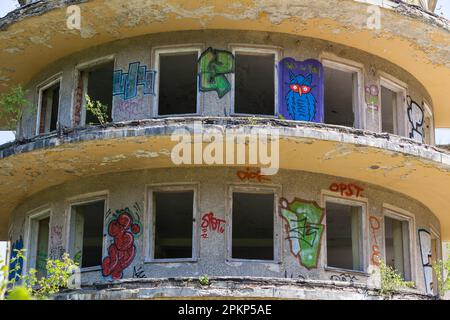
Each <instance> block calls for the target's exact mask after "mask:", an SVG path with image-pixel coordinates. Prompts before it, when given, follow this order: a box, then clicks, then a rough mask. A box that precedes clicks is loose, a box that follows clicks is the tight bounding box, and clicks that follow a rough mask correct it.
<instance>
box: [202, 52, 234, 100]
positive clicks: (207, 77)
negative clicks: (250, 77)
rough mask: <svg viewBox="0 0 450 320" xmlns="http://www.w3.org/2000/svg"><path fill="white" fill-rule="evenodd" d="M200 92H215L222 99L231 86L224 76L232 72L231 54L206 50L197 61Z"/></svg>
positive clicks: (232, 61)
mask: <svg viewBox="0 0 450 320" xmlns="http://www.w3.org/2000/svg"><path fill="white" fill-rule="evenodd" d="M199 68H200V70H199V86H200V91H202V92H207V91H216V92H217V94H218V96H219V98H222V97H223V96H224V95H226V94H227V93H228V92H229V91H230V90H231V84H230V82H229V81H228V79H227V77H226V76H225V75H226V74H228V73H232V72H234V57H233V54H232V53H231V52H228V51H223V50H217V49H213V48H211V47H210V48H208V49H207V50H206V51H205V52H203V53H202V55H201V56H200V59H199Z"/></svg>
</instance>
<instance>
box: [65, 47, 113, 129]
mask: <svg viewBox="0 0 450 320" xmlns="http://www.w3.org/2000/svg"><path fill="white" fill-rule="evenodd" d="M108 63H113V65H114V67H113V71H114V69H115V66H116V58H115V56H114V55H109V56H105V57H101V58H98V59H94V60H90V61H87V62H83V63H80V64H78V65H76V66H75V77H74V86H73V87H74V88H73V91H72V104H71V106H72V107H71V112H70V117H71V123H75V119H74V118H73V117H74V113H75V108H76V94H77V89H78V84H79V81H80V79H82V80H83V82H82V83H83V88H82V91H83V93H82V98H81V111H80V123H79V126H86V125H87V124H86V94H87V89H88V79H87V78H88V75H87V73H86V71H89V70H90V69H95V68H96V67H99V66H101V65H103V64H108ZM111 96H112V100H111V101H112V106H111V121H112V122H114V119H113V118H112V117H113V115H114V95H113V92H112V91H111Z"/></svg>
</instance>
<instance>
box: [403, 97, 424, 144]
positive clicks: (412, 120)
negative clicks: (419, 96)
mask: <svg viewBox="0 0 450 320" xmlns="http://www.w3.org/2000/svg"><path fill="white" fill-rule="evenodd" d="M407 104H408V110H407V112H408V121H409V124H410V126H411V129H410V131H409V137H410V138H411V139H414V140H417V141H420V142H423V139H424V132H423V123H424V113H423V110H422V108H421V107H420V106H419V105H418V104H417V103H416V102H415V101H413V100H412V99H411V97H410V96H408V98H407Z"/></svg>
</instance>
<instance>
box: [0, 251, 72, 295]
mask: <svg viewBox="0 0 450 320" xmlns="http://www.w3.org/2000/svg"><path fill="white" fill-rule="evenodd" d="M24 251H25V249H22V250H16V249H15V252H16V256H15V257H13V258H12V259H11V262H10V264H11V265H13V266H14V267H13V268H12V269H11V270H10V271H9V274H10V275H13V277H11V279H10V280H8V271H7V270H8V267H7V266H6V265H5V266H3V267H2V268H1V270H2V274H3V279H4V280H3V282H2V283H1V286H0V299H3V298H4V297H5V296H6V298H7V299H10V300H31V299H40V300H41V299H49V298H50V297H51V296H52V295H54V294H56V293H58V292H59V291H60V290H61V289H64V288H68V286H69V281H70V278H71V276H72V275H73V273H74V272H75V271H76V270H77V269H78V265H77V264H76V263H74V262H73V260H71V259H70V258H69V255H68V254H67V253H64V255H63V257H62V260H57V259H56V260H51V259H47V264H46V274H47V275H46V276H45V277H41V278H38V277H37V270H36V269H30V270H29V271H28V274H27V275H22V274H21V263H20V261H24V260H25V255H24ZM0 264H1V261H0ZM18 283H20V285H18Z"/></svg>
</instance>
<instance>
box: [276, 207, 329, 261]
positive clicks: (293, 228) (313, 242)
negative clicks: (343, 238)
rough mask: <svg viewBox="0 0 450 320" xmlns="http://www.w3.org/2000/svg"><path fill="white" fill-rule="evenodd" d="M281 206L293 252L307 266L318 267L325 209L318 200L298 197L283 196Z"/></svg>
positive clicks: (281, 213)
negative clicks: (292, 199) (288, 197)
mask: <svg viewBox="0 0 450 320" xmlns="http://www.w3.org/2000/svg"><path fill="white" fill-rule="evenodd" d="M280 207H281V209H280V215H281V217H282V218H283V220H284V221H285V222H286V224H285V228H286V233H287V234H288V236H287V239H288V240H289V242H290V247H291V252H292V254H293V255H294V256H295V257H296V258H298V259H299V262H300V264H301V265H303V266H304V267H305V268H307V269H311V268H316V267H317V259H318V257H319V250H320V242H321V238H322V234H323V230H324V226H323V224H321V223H322V219H323V209H322V208H320V207H319V205H318V204H317V203H316V202H310V201H304V200H301V199H298V198H295V199H294V201H292V202H288V201H287V200H286V199H284V198H281V199H280Z"/></svg>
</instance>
